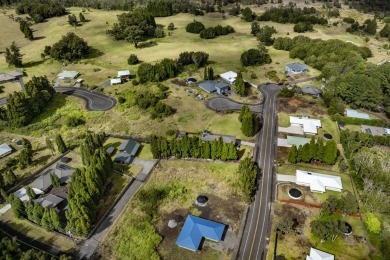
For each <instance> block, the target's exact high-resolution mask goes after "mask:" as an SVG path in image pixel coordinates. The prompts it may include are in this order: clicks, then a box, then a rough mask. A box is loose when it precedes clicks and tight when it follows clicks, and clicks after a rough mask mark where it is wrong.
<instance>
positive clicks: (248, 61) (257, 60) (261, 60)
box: [241, 49, 272, 66]
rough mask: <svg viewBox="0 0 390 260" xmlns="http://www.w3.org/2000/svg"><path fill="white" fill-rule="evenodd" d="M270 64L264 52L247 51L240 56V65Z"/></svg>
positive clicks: (267, 55)
mask: <svg viewBox="0 0 390 260" xmlns="http://www.w3.org/2000/svg"><path fill="white" fill-rule="evenodd" d="M271 62H272V60H271V57H270V56H269V54H268V53H267V52H266V50H258V49H249V50H247V51H244V52H243V53H242V54H241V63H242V65H244V66H255V65H263V64H269V63H271Z"/></svg>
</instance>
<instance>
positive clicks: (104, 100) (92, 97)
mask: <svg viewBox="0 0 390 260" xmlns="http://www.w3.org/2000/svg"><path fill="white" fill-rule="evenodd" d="M54 89H55V90H56V92H57V93H62V94H67V95H72V96H75V97H79V98H82V99H84V100H85V101H86V107H87V109H88V110H98V111H99V110H100V111H105V110H109V109H111V108H113V107H114V106H115V105H116V100H115V99H114V98H112V97H109V96H106V95H104V94H102V93H100V92H96V91H91V90H88V89H85V88H81V87H79V88H77V87H76V88H75V87H55V88H54ZM6 102H7V97H4V98H0V106H3V105H5V103H6Z"/></svg>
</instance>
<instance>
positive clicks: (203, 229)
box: [176, 215, 226, 251]
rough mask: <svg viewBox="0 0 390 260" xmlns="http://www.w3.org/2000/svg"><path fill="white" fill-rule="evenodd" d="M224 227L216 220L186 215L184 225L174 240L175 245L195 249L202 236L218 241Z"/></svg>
mask: <svg viewBox="0 0 390 260" xmlns="http://www.w3.org/2000/svg"><path fill="white" fill-rule="evenodd" d="M225 227H226V226H225V225H224V224H221V223H218V222H214V221H211V220H208V219H203V218H199V217H195V216H192V215H188V216H187V219H186V221H185V223H184V226H183V228H182V229H181V231H180V234H179V237H178V238H177V240H176V245H178V246H180V247H183V248H185V249H189V250H192V251H197V250H198V249H199V245H200V244H201V242H202V240H203V239H204V238H205V239H209V240H212V241H215V242H220V241H221V240H222V236H223V233H224V231H225Z"/></svg>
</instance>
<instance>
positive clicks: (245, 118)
mask: <svg viewBox="0 0 390 260" xmlns="http://www.w3.org/2000/svg"><path fill="white" fill-rule="evenodd" d="M238 121H240V122H241V132H242V133H243V134H244V135H245V136H248V137H251V136H254V135H255V134H256V133H257V132H258V131H259V129H260V122H259V118H258V117H257V115H256V114H254V113H252V111H250V109H249V107H248V106H247V105H244V106H242V108H241V111H240V115H239V116H238Z"/></svg>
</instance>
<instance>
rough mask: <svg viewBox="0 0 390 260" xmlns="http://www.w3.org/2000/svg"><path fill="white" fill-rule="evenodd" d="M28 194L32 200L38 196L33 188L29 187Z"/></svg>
mask: <svg viewBox="0 0 390 260" xmlns="http://www.w3.org/2000/svg"><path fill="white" fill-rule="evenodd" d="M26 193H27V195H28V197H29V198H30V199H31V200H32V199H35V197H36V196H37V195H36V194H35V192H34V190H33V188H31V187H30V186H27V188H26Z"/></svg>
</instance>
